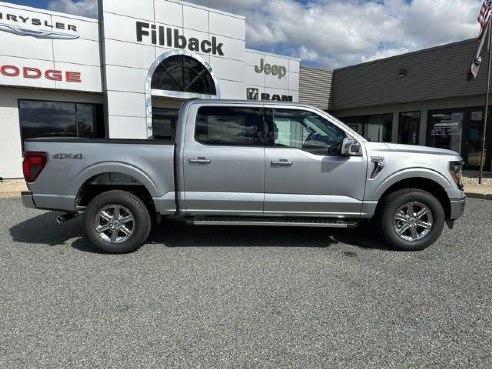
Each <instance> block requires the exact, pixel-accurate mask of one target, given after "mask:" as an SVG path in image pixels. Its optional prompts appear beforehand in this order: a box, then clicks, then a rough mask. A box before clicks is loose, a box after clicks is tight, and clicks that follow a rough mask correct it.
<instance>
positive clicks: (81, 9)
mask: <svg viewBox="0 0 492 369" xmlns="http://www.w3.org/2000/svg"><path fill="white" fill-rule="evenodd" d="M48 9H50V10H54V11H57V12H62V13H69V14H75V15H80V16H83V17H90V18H97V1H96V0H52V1H50V2H49V3H48Z"/></svg>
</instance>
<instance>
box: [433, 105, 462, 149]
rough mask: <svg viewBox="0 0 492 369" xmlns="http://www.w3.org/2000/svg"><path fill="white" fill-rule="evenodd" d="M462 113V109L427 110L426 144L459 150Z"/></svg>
mask: <svg viewBox="0 0 492 369" xmlns="http://www.w3.org/2000/svg"><path fill="white" fill-rule="evenodd" d="M464 115H465V113H464V112H463V111H455V112H437V111H436V112H429V124H428V140H427V144H428V145H429V146H433V147H439V148H442V149H448V150H453V151H456V152H461V134H462V128H463V118H464Z"/></svg>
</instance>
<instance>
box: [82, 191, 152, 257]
mask: <svg viewBox="0 0 492 369" xmlns="http://www.w3.org/2000/svg"><path fill="white" fill-rule="evenodd" d="M84 216H85V219H84V226H85V232H86V235H87V238H88V239H89V240H90V241H91V243H92V244H93V245H94V246H95V247H97V249H99V250H101V251H103V252H106V253H111V254H124V253H128V252H132V251H135V250H137V249H138V248H140V246H141V245H142V244H143V243H144V242H145V240H146V239H147V237H148V236H149V233H150V228H151V224H152V222H151V218H150V214H149V211H148V209H147V207H146V206H145V204H144V203H143V202H142V200H140V199H139V198H138V197H137V196H135V195H133V194H131V193H129V192H125V191H120V190H114V191H108V192H104V193H102V194H100V195H98V196H96V197H95V198H94V199H93V200H92V201H91V202H90V203H89V205H88V206H87V209H86V211H85V214H84Z"/></svg>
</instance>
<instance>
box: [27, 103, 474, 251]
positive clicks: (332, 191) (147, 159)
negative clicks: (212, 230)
mask: <svg viewBox="0 0 492 369" xmlns="http://www.w3.org/2000/svg"><path fill="white" fill-rule="evenodd" d="M163 131H165V133H164V134H162V135H160V136H159V137H160V139H150V140H121V139H77V138H40V139H30V140H26V142H25V152H24V161H23V170H24V176H25V179H26V182H27V185H28V188H29V190H30V191H29V192H25V193H23V194H22V200H23V203H24V205H26V206H28V207H35V208H38V209H49V210H57V211H62V212H64V213H65V214H64V215H62V216H60V217H59V222H63V221H65V220H68V219H70V218H72V217H75V216H77V215H81V214H83V215H84V217H85V220H84V227H85V232H86V235H87V237H88V239H89V240H90V241H91V242H92V243H93V244H94V245H95V246H96V247H97V248H99V249H100V250H102V251H104V252H109V253H125V252H131V251H134V250H136V249H138V248H139V247H140V246H141V245H142V244H143V243H144V242H145V240H146V239H147V237H148V235H149V232H150V230H151V227H152V225H153V224H156V223H158V222H159V221H160V219H161V218H162V217H165V216H169V215H178V216H180V217H182V219H184V220H186V221H187V222H190V223H192V224H202V225H234V226H238V225H255V226H263V225H264V226H288V227H294V226H305V227H332V228H351V227H355V226H357V225H358V223H360V222H361V221H370V220H374V223H375V224H376V225H377V228H378V229H379V230H380V233H381V236H382V238H383V239H384V240H385V241H386V243H387V244H388V245H390V246H391V247H393V248H396V249H399V250H406V251H414V250H422V249H424V248H426V247H427V246H429V245H431V244H432V243H434V242H435V241H436V240H437V238H438V237H439V235H440V234H441V231H442V229H443V226H444V224H445V223H447V225H448V226H449V227H452V225H453V223H454V221H455V220H456V219H458V218H459V217H460V216H461V215H462V214H463V211H464V206H465V195H464V192H463V184H462V180H461V171H462V164H463V162H462V158H461V157H460V156H459V155H458V154H457V153H455V152H453V151H449V150H443V149H437V148H430V147H424V146H410V145H398V144H392V143H379V142H368V141H367V140H366V139H364V138H363V137H362V136H360V135H359V134H358V133H357V132H355V131H354V130H352V129H350V128H349V127H347V126H346V125H344V124H343V123H342V122H341V121H339V120H337V119H336V118H334V117H332V116H331V115H329V114H327V113H325V112H324V111H321V110H319V109H316V108H313V107H310V106H305V105H300V104H293V103H273V102H272V103H268V102H260V101H258V102H251V101H225V100H191V101H188V102H186V103H184V104H183V105H182V107H181V111H180V115H179V120H178V123H177V125H176V127H166V129H164V130H163Z"/></svg>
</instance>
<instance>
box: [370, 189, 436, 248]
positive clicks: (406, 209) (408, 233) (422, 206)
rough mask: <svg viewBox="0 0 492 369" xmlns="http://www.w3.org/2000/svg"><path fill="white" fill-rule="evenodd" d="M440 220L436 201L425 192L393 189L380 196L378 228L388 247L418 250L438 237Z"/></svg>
mask: <svg viewBox="0 0 492 369" xmlns="http://www.w3.org/2000/svg"><path fill="white" fill-rule="evenodd" d="M444 221H445V215H444V210H443V208H442V205H441V203H440V202H439V200H438V199H436V198H435V197H434V196H433V195H431V194H430V193H428V192H426V191H423V190H420V189H415V188H411V189H403V190H399V191H395V192H393V193H391V194H389V195H388V196H387V197H386V198H385V199H384V203H383V206H382V209H381V212H380V217H379V228H380V231H381V234H382V236H383V238H384V240H385V241H386V243H387V244H388V245H389V246H390V247H392V248H394V249H397V250H402V251H419V250H423V249H425V248H426V247H428V246H430V245H432V244H433V243H434V242H435V241H436V240H437V239H438V238H439V236H440V235H441V232H442V229H443V227H444Z"/></svg>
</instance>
